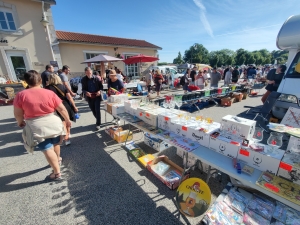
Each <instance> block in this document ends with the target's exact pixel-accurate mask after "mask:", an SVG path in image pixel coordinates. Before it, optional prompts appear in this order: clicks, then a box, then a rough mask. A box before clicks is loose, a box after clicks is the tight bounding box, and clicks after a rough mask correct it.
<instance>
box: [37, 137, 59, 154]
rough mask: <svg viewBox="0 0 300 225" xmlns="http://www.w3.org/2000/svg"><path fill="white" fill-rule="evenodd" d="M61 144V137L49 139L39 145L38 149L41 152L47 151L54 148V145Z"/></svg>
mask: <svg viewBox="0 0 300 225" xmlns="http://www.w3.org/2000/svg"><path fill="white" fill-rule="evenodd" d="M59 142H60V136H57V137H55V138H47V139H45V141H43V142H41V143H39V144H38V145H37V146H36V147H37V148H38V150H40V151H47V150H49V149H50V148H53V146H54V145H57V144H58V143H59Z"/></svg>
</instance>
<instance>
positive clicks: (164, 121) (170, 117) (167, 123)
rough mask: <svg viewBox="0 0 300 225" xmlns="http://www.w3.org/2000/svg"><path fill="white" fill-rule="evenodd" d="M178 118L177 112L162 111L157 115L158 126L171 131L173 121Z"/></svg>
mask: <svg viewBox="0 0 300 225" xmlns="http://www.w3.org/2000/svg"><path fill="white" fill-rule="evenodd" d="M174 120H178V115H176V114H165V113H161V114H158V116H157V126H158V128H161V129H163V130H169V131H171V121H174Z"/></svg>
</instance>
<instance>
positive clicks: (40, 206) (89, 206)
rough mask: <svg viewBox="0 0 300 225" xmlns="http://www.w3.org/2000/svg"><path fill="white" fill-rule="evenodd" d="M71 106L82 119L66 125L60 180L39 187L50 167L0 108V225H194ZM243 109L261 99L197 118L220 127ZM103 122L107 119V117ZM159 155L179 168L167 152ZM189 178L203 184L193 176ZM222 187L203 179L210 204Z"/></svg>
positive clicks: (9, 110)
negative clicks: (30, 151) (67, 140)
mask: <svg viewBox="0 0 300 225" xmlns="http://www.w3.org/2000/svg"><path fill="white" fill-rule="evenodd" d="M261 94H263V90H261V91H260V93H259V95H261ZM77 105H78V107H79V110H80V114H81V117H80V119H79V120H78V121H77V123H76V124H74V126H73V127H72V131H71V132H72V138H71V141H72V144H71V145H70V146H68V147H66V146H63V147H62V153H61V155H62V157H63V166H62V171H63V175H64V177H65V180H64V181H63V182H61V183H45V182H44V178H45V177H46V176H47V175H49V174H50V173H51V169H50V167H49V166H48V165H47V162H46V160H45V158H44V156H43V154H42V153H41V152H35V153H34V154H33V155H31V154H27V153H26V151H25V149H24V148H23V146H22V143H21V130H20V129H19V128H18V127H17V126H16V122H15V119H14V117H13V107H12V106H2V107H0V112H1V113H0V201H1V204H0V212H1V216H0V225H2V224H3V225H10V224H11V225H16V224H22V225H26V224H199V223H200V220H201V218H200V217H197V218H187V217H184V216H182V215H181V214H180V213H179V211H178V210H177V208H176V205H175V201H174V199H175V198H174V197H175V191H171V190H169V189H168V188H167V187H166V186H165V185H164V184H162V183H161V181H159V180H158V179H157V178H156V177H155V176H153V175H152V174H151V173H150V172H149V171H147V170H146V169H144V168H143V167H141V166H140V165H139V164H138V163H137V162H136V161H135V160H133V159H132V158H131V157H130V156H129V155H128V154H127V153H126V151H125V150H124V149H123V148H122V146H121V144H117V143H116V142H115V141H112V140H111V138H110V137H109V136H108V135H107V134H106V133H105V132H104V129H101V130H100V131H98V132H94V128H95V125H94V124H95V119H94V117H93V116H92V113H91V112H90V110H89V108H88V105H87V104H86V102H85V101H77ZM244 105H249V106H258V105H261V102H260V96H257V97H249V98H248V99H246V100H243V101H242V102H239V103H234V104H233V105H232V106H231V107H228V108H224V107H220V106H211V107H209V108H205V109H203V113H204V115H211V116H212V118H213V119H214V120H215V121H220V120H221V118H222V117H223V116H225V115H227V114H231V115H237V114H240V113H242V112H244V111H246V109H245V108H244ZM107 119H108V120H111V119H112V118H111V116H109V115H107ZM102 121H103V122H104V112H102ZM134 139H135V140H137V142H138V143H139V142H141V144H140V146H141V147H142V148H143V149H144V150H145V151H146V152H147V153H156V152H155V151H153V150H151V149H150V148H148V147H146V145H144V144H143V143H142V141H143V136H142V134H141V133H135V134H134ZM104 142H105V143H104ZM163 154H166V155H168V156H169V158H170V159H171V160H173V161H175V162H176V163H178V164H180V165H181V163H182V161H181V160H180V158H179V157H178V156H176V153H175V149H174V148H171V149H169V150H168V151H166V152H164V153H163ZM192 176H196V177H200V178H202V179H204V180H205V178H206V175H205V174H200V172H199V171H197V170H196V171H194V172H193V173H192ZM227 182H228V180H227V178H226V177H223V180H222V182H219V181H218V179H213V178H212V179H211V180H210V182H209V186H210V188H211V191H212V197H213V198H215V197H216V196H218V195H219V194H220V192H221V191H222V189H223V187H224V186H225V185H226V184H227Z"/></svg>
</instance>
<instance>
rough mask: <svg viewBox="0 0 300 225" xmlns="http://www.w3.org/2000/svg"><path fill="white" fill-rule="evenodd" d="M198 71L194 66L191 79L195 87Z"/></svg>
mask: <svg viewBox="0 0 300 225" xmlns="http://www.w3.org/2000/svg"><path fill="white" fill-rule="evenodd" d="M196 70H197V67H196V66H194V68H193V70H192V72H191V73H190V78H192V82H191V83H190V84H192V85H195V77H196V74H197V72H196Z"/></svg>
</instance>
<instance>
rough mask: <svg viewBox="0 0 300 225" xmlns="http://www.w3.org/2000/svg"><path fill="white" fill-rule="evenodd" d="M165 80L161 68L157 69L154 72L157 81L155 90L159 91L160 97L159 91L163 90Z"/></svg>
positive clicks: (155, 81)
mask: <svg viewBox="0 0 300 225" xmlns="http://www.w3.org/2000/svg"><path fill="white" fill-rule="evenodd" d="M163 81H164V77H163V75H162V74H161V73H160V71H159V70H156V71H155V74H154V83H155V90H156V93H157V97H159V93H160V91H161V86H162V82H163Z"/></svg>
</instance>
